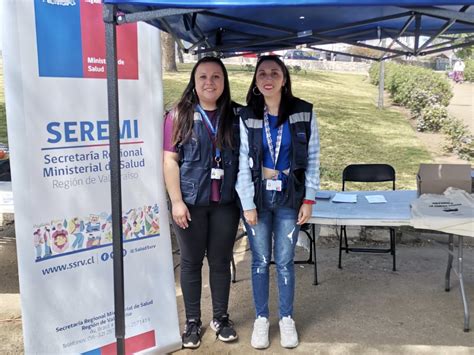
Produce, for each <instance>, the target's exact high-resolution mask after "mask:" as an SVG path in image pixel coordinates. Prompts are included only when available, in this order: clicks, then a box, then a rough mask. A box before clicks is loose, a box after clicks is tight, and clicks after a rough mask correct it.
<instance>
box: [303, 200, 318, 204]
mask: <svg viewBox="0 0 474 355" xmlns="http://www.w3.org/2000/svg"><path fill="white" fill-rule="evenodd" d="M315 203H316V201H313V200H307V199H304V200H303V204H305V205H314V204H315Z"/></svg>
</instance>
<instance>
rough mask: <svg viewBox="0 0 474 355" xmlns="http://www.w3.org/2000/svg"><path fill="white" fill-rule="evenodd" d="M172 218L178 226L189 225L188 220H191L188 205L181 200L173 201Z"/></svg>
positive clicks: (186, 226)
mask: <svg viewBox="0 0 474 355" xmlns="http://www.w3.org/2000/svg"><path fill="white" fill-rule="evenodd" d="M172 214H173V220H174V221H175V223H176V224H177V225H178V227H180V228H183V229H186V228H188V227H189V223H188V221H190V220H191V214H190V213H189V210H188V206H186V204H185V203H184V202H183V201H180V202H176V203H173V208H172Z"/></svg>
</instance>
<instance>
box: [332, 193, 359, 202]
mask: <svg viewBox="0 0 474 355" xmlns="http://www.w3.org/2000/svg"><path fill="white" fill-rule="evenodd" d="M332 202H341V203H357V194H340V193H336V195H335V196H334V197H333V199H332Z"/></svg>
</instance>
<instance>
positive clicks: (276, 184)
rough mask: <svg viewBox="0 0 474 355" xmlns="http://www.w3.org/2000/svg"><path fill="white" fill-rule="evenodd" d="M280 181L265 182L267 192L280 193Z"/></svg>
mask: <svg viewBox="0 0 474 355" xmlns="http://www.w3.org/2000/svg"><path fill="white" fill-rule="evenodd" d="M281 185H282V184H281V180H267V190H268V191H281Z"/></svg>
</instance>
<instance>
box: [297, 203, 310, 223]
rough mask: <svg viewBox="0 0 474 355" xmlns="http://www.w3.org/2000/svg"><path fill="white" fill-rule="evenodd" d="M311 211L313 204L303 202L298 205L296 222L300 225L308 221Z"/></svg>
mask: <svg viewBox="0 0 474 355" xmlns="http://www.w3.org/2000/svg"><path fill="white" fill-rule="evenodd" d="M312 212H313V205H308V204H305V203H303V204H302V205H301V207H300V211H299V212H298V222H296V224H298V225H302V224H305V223H306V222H308V220H309V218H310V217H311V213H312Z"/></svg>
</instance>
